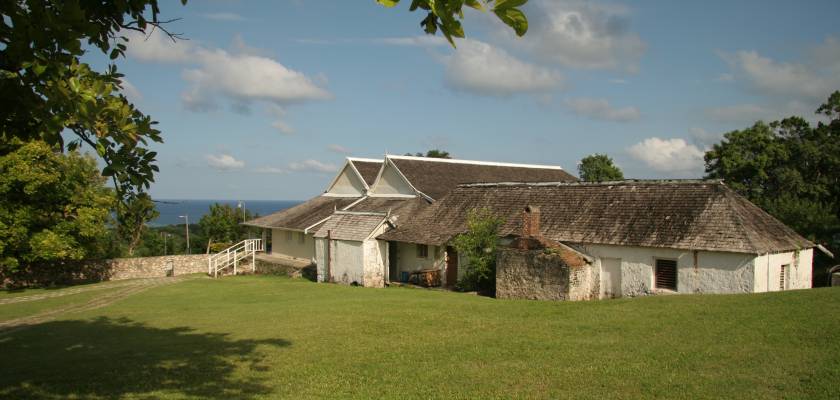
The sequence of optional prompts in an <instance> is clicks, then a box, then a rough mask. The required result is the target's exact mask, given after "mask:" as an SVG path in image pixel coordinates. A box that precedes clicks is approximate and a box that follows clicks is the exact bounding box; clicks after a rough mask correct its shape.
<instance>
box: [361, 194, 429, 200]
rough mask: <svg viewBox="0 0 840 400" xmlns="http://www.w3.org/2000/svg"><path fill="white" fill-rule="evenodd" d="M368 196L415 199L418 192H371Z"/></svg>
mask: <svg viewBox="0 0 840 400" xmlns="http://www.w3.org/2000/svg"><path fill="white" fill-rule="evenodd" d="M368 197H393V198H395V199H413V198H415V197H417V195H416V194H376V193H371V194H369V195H368Z"/></svg>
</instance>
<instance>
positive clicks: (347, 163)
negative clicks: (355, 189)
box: [324, 157, 370, 197]
mask: <svg viewBox="0 0 840 400" xmlns="http://www.w3.org/2000/svg"><path fill="white" fill-rule="evenodd" d="M359 161H361V159H359ZM348 166H349V167H350V169H351V170H353V172H355V173H356V178H359V181H361V182H362V187H363V188H364V190H363V191H362V193H359V194H358V195H335V194H332V193H330V190H332V188H333V186H335V184H336V182H338V178H340V177H341V175H343V174H344V170H345V169H347V167H348ZM369 190H370V186H368V184H367V182H365V177H363V176H362V173H361V172H359V170H358V169H356V166H355V165H353V159H351V158H350V157H347V158H346V159H345V160H344V165H343V166H342V167H341V169H340V170H338V174H336V175H335V177H334V178H333V179H332V181H331V182H330V184H329V185H327V189H326V190H324V194H325V195H330V196H336V197H357V196H363V195H364V194H365V192H367V191H369Z"/></svg>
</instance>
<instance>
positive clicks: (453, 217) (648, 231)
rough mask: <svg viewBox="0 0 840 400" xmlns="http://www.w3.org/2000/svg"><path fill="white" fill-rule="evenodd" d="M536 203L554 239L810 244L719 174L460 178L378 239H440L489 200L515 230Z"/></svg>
mask: <svg viewBox="0 0 840 400" xmlns="http://www.w3.org/2000/svg"><path fill="white" fill-rule="evenodd" d="M528 205H533V206H538V207H540V210H541V211H540V212H541V221H540V227H541V229H540V232H541V233H542V234H543V235H544V236H545V237H546V238H548V239H551V240H556V241H559V242H570V243H585V244H589V243H591V244H611V245H622V246H643V247H667V248H677V249H688V250H711V251H727V252H737V253H750V254H764V253H771V252H779V251H789V250H794V249H802V248H808V247H813V246H814V244H813V243H811V242H809V241H808V240H806V239H805V238H803V237H801V236H800V235H798V234H797V233H796V232H794V231H793V230H792V229H790V228H788V227H787V226H785V225H784V224H783V223H781V222H780V221H778V220H777V219H775V218H773V217H772V216H770V215H769V214H767V213H766V212H764V211H763V210H761V209H760V208H758V207H757V206H756V205H754V204H752V203H750V202H749V201H748V200H746V199H745V198H743V197H742V196H740V195H738V194H737V193H735V192H734V191H732V190H731V189H729V188H728V187H726V186H725V185H724V184H723V183H721V182H717V181H625V182H605V183H557V184H496V185H464V186H460V187H458V188H457V189H455V190H453V191H451V192H450V193H449V194H448V195H447V196H446V197H445V198H443V199H441V200H439V201H437V202H436V203H434V204H432V205H431V206H430V207H428V208H427V209H425V210H424V211H422V212H420V213H418V214H416V215H414V216H412V218H411V219H410V220H404V221H402V223H398V224H397V227H396V228H394V229H392V230H390V231H388V232H386V233H384V234H382V235H380V236H379V238H380V239H384V240H395V241H404V242H411V243H425V244H434V245H440V244H444V243H446V242H448V241H449V240H450V239H451V238H452V237H454V236H455V235H457V234H459V233H462V232H465V231H466V221H465V220H466V215H467V213H468V211H469V210H470V209H473V208H482V207H487V208H489V209H490V210H492V211H493V212H494V213H496V214H497V215H499V216H500V217H502V218H503V219H504V220H505V224H504V226H502V227H501V229H500V232H499V233H500V235H508V234H517V233H519V232H520V231H521V228H522V218H521V213H522V210H523V209H524V208H525V206H528Z"/></svg>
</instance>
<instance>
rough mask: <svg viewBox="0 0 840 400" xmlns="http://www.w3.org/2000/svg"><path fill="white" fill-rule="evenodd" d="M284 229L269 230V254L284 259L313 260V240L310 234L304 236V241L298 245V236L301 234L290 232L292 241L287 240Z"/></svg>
mask: <svg viewBox="0 0 840 400" xmlns="http://www.w3.org/2000/svg"><path fill="white" fill-rule="evenodd" d="M287 232H290V231H287V230H285V229H276V228H275V229H272V230H271V254H272V255H282V256H286V257H294V258H300V259H303V260H312V259H314V258H315V238H314V237H312V234H304V241H303V243H300V235H301V234H303V232H298V231H291V232H292V240H288V236H287Z"/></svg>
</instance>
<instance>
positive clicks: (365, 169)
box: [348, 158, 382, 186]
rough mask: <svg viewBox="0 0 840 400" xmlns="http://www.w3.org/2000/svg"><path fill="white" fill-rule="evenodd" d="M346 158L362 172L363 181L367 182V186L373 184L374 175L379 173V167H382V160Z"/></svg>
mask: <svg viewBox="0 0 840 400" xmlns="http://www.w3.org/2000/svg"><path fill="white" fill-rule="evenodd" d="M348 159H349V160H350V162H352V163H353V166H354V167H356V170H357V171H359V173H360V174H362V178H363V179H364V180H365V183H367V185H368V186H373V182H375V181H376V176H377V175H378V174H379V169H380V168H382V161H381V160H369V159H361V158H348Z"/></svg>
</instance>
